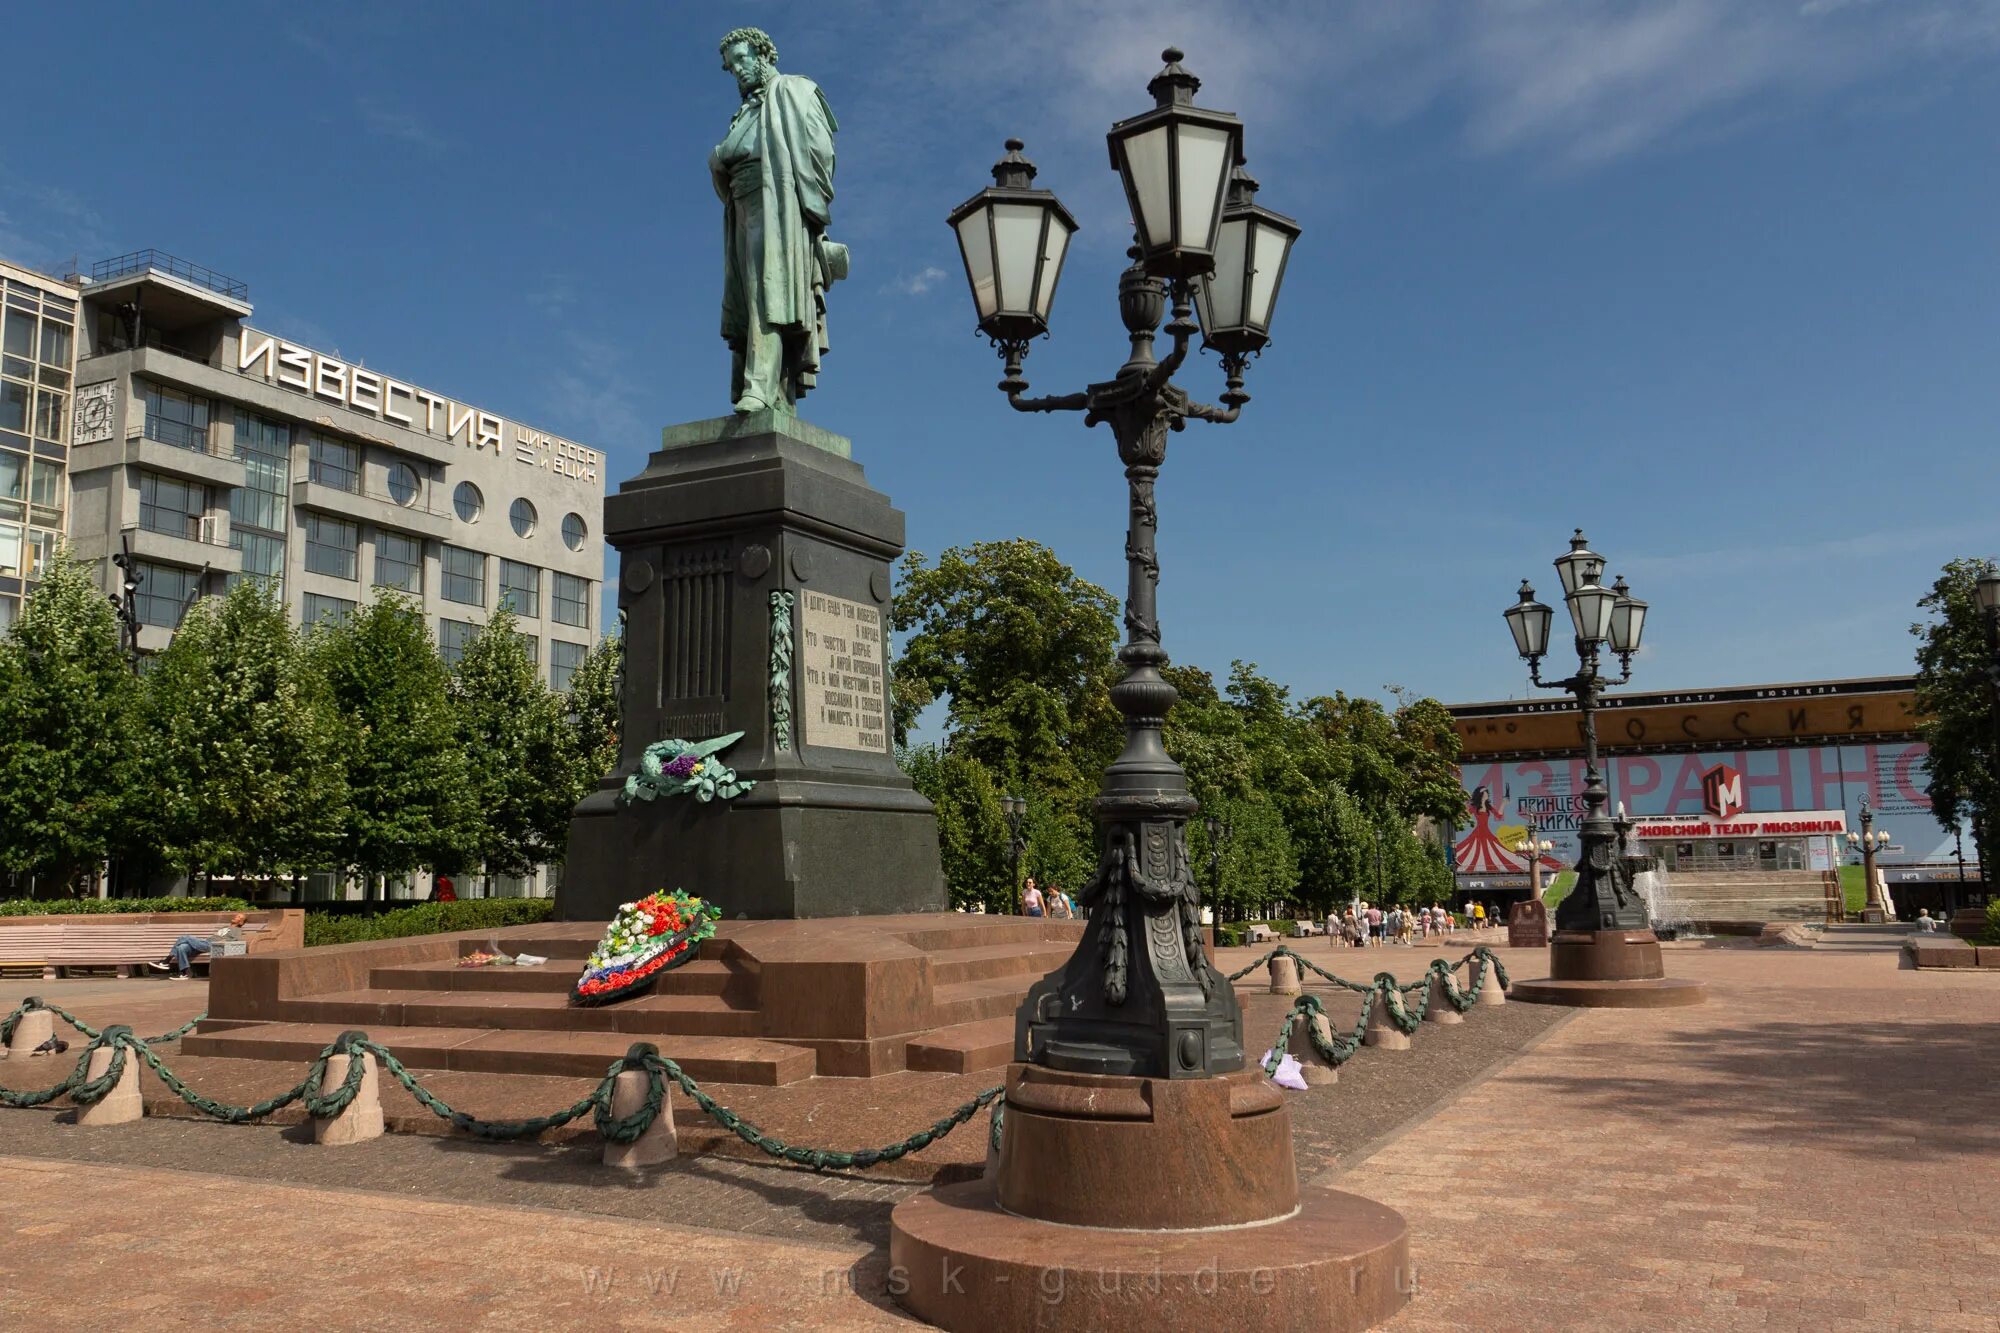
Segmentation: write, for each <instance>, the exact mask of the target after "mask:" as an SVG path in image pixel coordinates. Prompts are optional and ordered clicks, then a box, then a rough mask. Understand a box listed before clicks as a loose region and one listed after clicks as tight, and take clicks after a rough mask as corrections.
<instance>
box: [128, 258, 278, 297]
mask: <svg viewBox="0 0 2000 1333" xmlns="http://www.w3.org/2000/svg"><path fill="white" fill-rule="evenodd" d="M147 272H151V273H164V274H167V275H168V276H169V277H174V278H180V279H182V280H183V281H186V282H191V283H193V284H194V285H195V286H197V287H205V288H207V289H208V290H209V291H212V292H215V293H217V294H218V295H221V296H226V297H228V298H229V299H230V300H232V301H243V300H248V299H249V296H250V284H249V283H247V282H239V281H237V280H236V279H235V278H232V277H230V276H229V275H228V274H226V273H217V272H216V271H215V270H214V269H212V268H208V267H206V266H204V265H201V264H196V263H192V262H190V261H188V260H185V259H181V258H179V257H177V256H175V255H170V254H168V253H167V252H166V251H164V250H153V249H146V250H134V251H133V252H132V253H130V254H127V255H118V256H116V257H114V258H111V259H100V260H98V261H97V262H96V263H95V264H92V265H91V266H90V280H91V281H92V282H109V281H111V280H112V279H113V278H122V277H125V276H126V275H128V274H132V273H147Z"/></svg>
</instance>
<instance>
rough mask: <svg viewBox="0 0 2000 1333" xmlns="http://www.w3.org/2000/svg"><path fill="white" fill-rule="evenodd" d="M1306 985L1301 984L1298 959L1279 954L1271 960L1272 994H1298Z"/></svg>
mask: <svg viewBox="0 0 2000 1333" xmlns="http://www.w3.org/2000/svg"><path fill="white" fill-rule="evenodd" d="M1304 989H1305V988H1304V987H1303V986H1301V985H1300V984H1299V965H1298V962H1297V960H1296V959H1292V958H1287V957H1286V956H1285V955H1283V954H1279V955H1278V956H1277V957H1276V958H1273V959H1272V960H1271V994H1273V995H1298V994H1301V993H1303V991H1304Z"/></svg>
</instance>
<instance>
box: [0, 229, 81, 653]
mask: <svg viewBox="0 0 2000 1333" xmlns="http://www.w3.org/2000/svg"><path fill="white" fill-rule="evenodd" d="M0 268H4V269H5V277H4V278H0V573H4V574H5V575H6V576H7V577H9V578H21V579H24V580H27V581H28V582H29V583H32V582H33V581H34V580H35V579H37V578H39V577H40V576H41V573H42V570H43V569H44V568H46V567H47V565H48V562H49V559H50V557H51V556H52V555H53V554H54V551H55V547H56V544H57V543H58V542H59V541H60V540H61V534H62V529H63V518H64V513H63V511H64V508H65V506H66V503H67V500H68V495H67V491H68V487H67V484H66V478H65V473H64V463H63V461H62V459H63V456H64V453H65V449H64V446H66V445H68V443H69V415H70V408H69V393H70V389H71V388H72V387H73V385H72V381H73V380H74V378H75V370H76V366H75V357H76V333H75V329H76V300H75V297H74V296H73V295H68V296H66V295H63V294H62V290H67V289H61V290H58V289H56V284H54V283H48V284H46V285H44V283H43V282H39V281H34V280H32V279H34V278H35V277H36V275H33V274H30V273H28V272H27V271H26V270H22V269H16V268H13V267H11V266H7V265H0ZM35 455H40V456H39V457H36V456H35ZM32 591H33V588H32V587H23V586H20V585H11V586H8V587H4V588H0V633H4V632H5V631H6V629H7V627H8V626H10V625H12V624H13V623H14V620H15V618H16V617H18V616H19V614H20V612H21V599H22V597H23V596H24V595H25V594H26V593H29V592H32Z"/></svg>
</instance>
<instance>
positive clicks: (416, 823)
mask: <svg viewBox="0 0 2000 1333" xmlns="http://www.w3.org/2000/svg"><path fill="white" fill-rule="evenodd" d="M306 647H307V653H308V655H309V656H310V657H311V659H312V662H313V664H314V666H316V667H317V668H318V670H319V671H320V673H321V675H322V676H323V677H324V678H325V680H326V682H327V686H328V688H329V690H330V692H331V695H332V698H333V702H334V706H335V707H336V708H337V709H338V710H339V713H340V716H341V719H342V724H343V725H342V730H343V731H344V733H345V737H346V743H345V748H344V757H345V759H346V764H347V788H348V817H347V820H346V822H345V826H344V827H343V828H342V830H341V833H340V837H339V839H338V841H337V844H336V849H335V853H336V854H335V857H334V860H335V863H336V864H337V865H338V866H340V867H341V868H342V870H343V871H344V872H345V873H347V874H349V875H353V876H358V877H360V878H361V879H362V880H363V883H364V886H365V888H366V893H367V895H368V896H370V897H373V896H374V895H375V893H376V890H377V887H378V884H379V882H380V880H381V878H382V877H384V876H391V875H400V874H404V873H407V872H410V871H414V870H416V869H417V868H419V867H421V866H431V867H434V868H436V869H441V870H457V869H460V868H462V867H463V866H464V865H466V864H467V862H468V861H470V860H472V859H475V858H476V856H477V854H478V853H477V845H478V841H479V835H478V822H479V809H478V807H477V805H476V804H475V792H474V789H473V786H472V782H471V775H470V773H469V772H468V770H467V767H466V755H465V751H464V750H463V748H462V747H461V745H460V741H459V736H458V720H457V713H456V710H455V709H454V708H453V707H452V703H451V698H450V696H449V693H448V685H449V673H448V672H447V671H446V669H445V665H444V662H443V660H442V659H441V658H440V657H439V656H438V651H437V646H436V645H435V644H434V643H433V642H432V640H431V636H430V632H429V630H428V629H426V628H425V625H424V621H423V617H422V616H421V615H419V614H418V612H417V609H416V606H415V604H414V603H413V602H412V601H410V600H409V599H408V598H406V597H403V596H401V595H400V594H397V593H395V592H392V591H390V590H388V589H377V590H376V595H375V597H374V599H373V600H371V601H369V602H368V603H366V604H365V605H363V606H361V607H360V608H359V609H357V610H356V611H354V612H353V613H352V614H351V615H348V616H346V617H343V618H341V619H339V620H334V621H329V622H325V623H322V624H321V625H320V626H319V627H317V628H315V629H314V630H313V631H312V632H311V633H310V634H309V635H308V636H307V639H306Z"/></svg>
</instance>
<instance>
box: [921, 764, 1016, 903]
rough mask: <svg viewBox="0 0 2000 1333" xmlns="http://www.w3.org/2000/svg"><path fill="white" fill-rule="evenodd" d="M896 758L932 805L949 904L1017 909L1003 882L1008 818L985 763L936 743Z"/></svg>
mask: <svg viewBox="0 0 2000 1333" xmlns="http://www.w3.org/2000/svg"><path fill="white" fill-rule="evenodd" d="M900 762H901V763H902V765H903V770H904V771H905V772H906V773H908V774H909V775H910V785H911V786H913V787H915V788H916V789H917V790H918V791H919V792H921V793H922V794H923V795H924V796H925V797H926V798H927V799H929V801H930V803H931V804H932V806H934V807H935V808H936V810H937V830H938V854H939V857H940V858H941V859H942V860H943V862H944V880H945V886H946V888H947V889H948V890H949V891H950V894H951V902H952V906H954V907H971V906H973V905H974V904H975V903H984V904H985V905H986V909H987V910H988V911H990V912H1011V911H1014V910H1016V904H1015V902H1014V899H1013V895H1012V893H1011V892H1010V891H1009V888H1008V883H1007V880H1008V875H1009V873H1010V869H1011V867H1010V864H1009V860H1008V846H1007V819H1006V816H1005V815H1004V814H1002V813H1001V810H1000V792H999V791H998V789H997V788H995V787H994V785H993V778H992V775H991V774H989V773H988V772H987V771H986V768H985V766H984V765H982V764H980V763H978V762H977V761H975V760H972V759H970V758H968V757H966V756H965V755H962V754H958V753H956V752H954V751H951V750H946V749H942V748H940V747H938V746H936V745H919V746H916V747H915V748H913V749H909V750H905V751H903V752H902V754H901V756H900Z"/></svg>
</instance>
